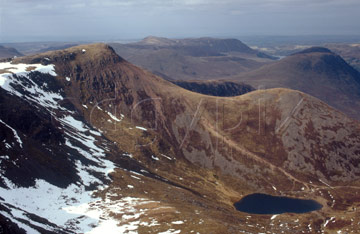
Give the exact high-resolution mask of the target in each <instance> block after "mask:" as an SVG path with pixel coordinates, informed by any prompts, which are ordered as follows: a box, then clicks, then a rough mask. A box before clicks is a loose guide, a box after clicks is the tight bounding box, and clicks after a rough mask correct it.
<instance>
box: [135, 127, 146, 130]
mask: <svg viewBox="0 0 360 234" xmlns="http://www.w3.org/2000/svg"><path fill="white" fill-rule="evenodd" d="M136 128H137V129H140V130H143V131H147V129H146V128H143V127H140V126H136Z"/></svg>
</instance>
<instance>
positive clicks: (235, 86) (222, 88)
mask: <svg viewBox="0 0 360 234" xmlns="http://www.w3.org/2000/svg"><path fill="white" fill-rule="evenodd" d="M171 82H172V83H174V84H176V85H178V86H180V87H182V88H184V89H187V90H190V91H193V92H196V93H201V94H205V95H211V96H217V97H234V96H239V95H243V94H246V93H249V92H251V91H254V90H255V89H254V88H253V87H251V86H250V85H247V84H244V83H237V82H232V81H221V80H219V81H171Z"/></svg>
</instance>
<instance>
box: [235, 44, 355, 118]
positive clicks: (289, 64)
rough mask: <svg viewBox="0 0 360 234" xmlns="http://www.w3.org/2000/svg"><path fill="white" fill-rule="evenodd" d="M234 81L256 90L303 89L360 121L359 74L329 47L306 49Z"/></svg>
mask: <svg viewBox="0 0 360 234" xmlns="http://www.w3.org/2000/svg"><path fill="white" fill-rule="evenodd" d="M234 79H235V80H238V81H242V82H245V83H248V84H250V85H252V86H254V87H255V88H275V87H285V88H291V89H296V90H300V91H302V92H305V93H308V94H310V95H312V96H315V97H317V98H319V99H321V100H322V101H325V102H326V103H328V104H330V105H331V106H333V107H335V108H337V109H339V110H341V111H343V112H345V113H346V114H348V115H349V116H351V117H353V118H357V119H360V117H359V116H360V73H359V72H358V71H357V70H355V69H354V68H353V67H351V66H350V65H349V64H348V63H347V62H345V61H344V60H343V59H342V58H341V57H340V56H339V55H337V54H335V53H333V52H331V51H330V50H328V49H326V48H319V47H315V48H309V49H306V50H304V51H301V52H298V53H295V54H293V55H291V56H288V57H286V58H284V59H282V60H280V61H277V62H275V63H273V64H269V65H265V66H263V67H261V68H259V69H257V70H255V71H251V72H248V73H244V74H241V75H239V76H237V77H235V78H234Z"/></svg>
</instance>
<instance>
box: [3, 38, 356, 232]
mask: <svg viewBox="0 0 360 234" xmlns="http://www.w3.org/2000/svg"><path fill="white" fill-rule="evenodd" d="M290 62H292V63H290ZM279 64H280V65H281V69H278V70H277V72H276V73H274V74H273V73H271V72H270V69H269V68H271V67H272V66H275V68H277V67H278V66H280V65H279ZM289 64H290V65H291V66H289ZM329 64H331V66H329ZM339 65H341V66H340V67H338V66H339ZM344 67H345V68H347V67H346V63H344V62H343V60H342V59H341V58H340V57H338V56H336V55H334V54H332V53H331V52H329V51H327V50H324V49H318V48H316V49H312V50H309V51H305V52H303V53H299V54H295V55H292V56H290V57H288V58H286V59H284V60H281V61H278V62H276V63H274V64H271V65H266V66H265V67H263V68H261V69H260V70H258V71H256V73H252V74H259V71H263V70H262V69H265V71H267V72H262V73H261V74H262V75H265V74H266V75H269V77H276V76H275V74H278V75H284V73H281V72H285V71H289V72H290V73H286V74H287V76H289V77H290V78H292V77H293V76H292V74H291V72H293V71H301V73H300V74H296V75H298V76H294V77H297V78H299V77H300V78H301V77H303V79H304V81H306V82H308V83H309V85H308V86H311V85H312V86H314V90H315V88H316V87H317V85H316V84H317V83H316V82H317V80H315V81H316V82H315V81H314V82H313V81H312V80H311V79H310V78H311V77H308V76H307V75H306V74H307V73H310V74H313V75H317V76H318V77H317V78H316V79H319V80H321V81H322V82H324V85H327V84H328V83H329V82H328V79H330V78H331V79H334V83H335V84H339V85H344V84H343V83H344V82H343V81H341V80H340V81H339V80H338V77H345V75H348V74H353V69H351V67H350V68H347V69H344ZM0 68H1V69H0V108H1V110H2V111H1V112H0V129H1V131H0V162H1V164H0V166H1V168H0V174H1V180H0V230H1V231H2V232H5V233H6V232H8V233H24V232H28V233H37V232H38V233H85V232H89V231H92V232H96V231H97V232H99V231H101V232H105V231H106V230H111V231H114V232H115V231H116V232H118V233H126V232H139V233H161V232H163V233H164V232H165V233H180V232H184V233H192V232H199V233H242V232H245V233H260V232H264V231H265V230H271V232H274V233H283V232H284V233H289V230H290V232H294V230H296V232H299V233H309V232H310V233H311V232H312V230H317V231H319V232H324V233H332V232H337V231H339V230H342V231H344V232H345V231H348V232H357V231H358V225H357V223H358V222H360V218H359V215H358V214H357V212H356V210H357V209H359V208H360V203H359V202H360V200H359V197H358V192H359V191H360V184H359V181H360V160H359V158H360V137H359V132H360V124H359V122H358V121H355V120H352V119H350V118H348V117H347V116H346V115H345V114H343V113H341V112H339V111H337V110H335V109H333V108H332V107H330V106H329V105H327V104H326V103H324V102H322V101H321V100H319V99H318V98H314V97H312V96H310V95H308V94H306V93H304V92H301V91H296V90H291V89H287V88H275V89H266V90H255V91H252V92H248V93H246V94H244V95H241V96H236V97H215V96H209V95H203V94H199V93H195V92H191V91H189V90H185V89H183V88H181V87H179V86H177V85H175V84H172V83H171V82H169V81H166V80H164V79H162V78H161V77H158V76H156V75H154V74H152V73H150V72H148V71H145V70H143V69H141V68H139V67H137V66H135V65H132V64H131V63H129V62H127V61H126V60H125V59H123V58H121V57H119V56H118V55H117V54H116V53H115V51H114V49H112V48H111V47H109V46H108V45H104V44H92V45H81V46H77V47H72V48H68V49H65V50H59V51H52V52H46V53H42V54H38V55H33V56H26V57H20V58H17V59H13V60H12V62H11V63H10V62H2V63H0ZM330 68H331V69H332V70H330V71H328V69H330ZM328 73H329V74H335V73H336V74H338V76H330V78H324V77H325V74H328ZM319 74H320V76H319ZM321 74H323V76H321ZM356 74H357V73H354V75H356ZM287 76H286V77H287ZM256 77H257V76H255V75H254V76H253V77H249V80H250V79H251V78H253V79H254V81H255V80H256ZM286 77H285V78H282V79H281V80H280V81H282V82H283V83H284V84H285V85H287V84H293V83H294V82H295V81H293V80H291V79H290V78H289V80H287V79H286ZM265 78H266V77H265ZM239 79H240V78H239ZM314 79H315V78H314ZM344 79H345V78H344ZM265 80H266V79H265ZM275 81H276V80H275ZM297 81H298V82H300V83H303V82H302V81H301V80H297ZM311 82H312V83H311ZM327 82H328V83H327ZM349 82H350V83H352V82H357V81H356V80H349ZM255 84H256V83H255ZM265 84H271V83H265ZM279 84H280V82H279ZM200 85H201V83H200ZM308 86H305V87H308ZM299 87H303V86H299ZM325 87H326V88H327V86H325ZM346 87H347V86H346ZM326 88H324V90H320V89H319V88H317V89H316V90H318V91H323V92H325V91H327V90H326ZM329 89H331V90H332V91H334V92H335V91H336V90H334V89H333V88H329ZM258 192H262V193H268V194H272V195H279V196H291V197H299V198H307V199H315V200H317V201H318V202H320V203H321V205H323V208H322V209H321V210H319V211H314V212H311V213H306V214H301V215H298V214H292V213H284V214H281V215H279V216H273V215H251V214H247V213H242V212H239V211H236V210H235V208H234V205H233V204H234V203H235V202H237V201H238V200H240V199H241V198H242V197H244V196H245V195H247V194H250V193H258ZM344 215H346V219H343V217H344ZM333 217H334V218H333ZM329 220H331V222H330V221H329ZM349 220H352V221H349Z"/></svg>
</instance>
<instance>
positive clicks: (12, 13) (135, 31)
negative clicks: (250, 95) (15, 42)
mask: <svg viewBox="0 0 360 234" xmlns="http://www.w3.org/2000/svg"><path fill="white" fill-rule="evenodd" d="M359 9H360V1H359V0H341V1H339V0H221V1H220V0H61V1H58V0H31V1H29V0H0V14H1V15H0V20H1V22H0V34H1V35H0V36H3V35H6V36H9V37H12V38H26V35H41V36H45V35H52V36H56V37H63V36H69V35H70V36H71V35H76V36H78V37H81V38H82V37H84V38H93V37H92V36H94V35H95V36H96V35H98V36H99V37H104V38H106V37H108V36H109V37H110V36H111V37H116V36H118V37H127V38H129V37H130V38H133V37H137V38H139V37H143V36H146V35H148V34H157V35H162V36H170V37H174V36H177V35H184V36H197V35H199V36H203V35H215V36H217V35H236V34H240V33H246V34H269V33H270V34H288V33H297V32H299V33H306V34H311V33H318V32H320V31H321V32H323V33H325V32H326V33H329V34H331V33H332V32H336V33H339V32H343V33H345V29H346V30H347V31H346V32H355V33H359V34H360V31H359V25H358V23H357V21H358V12H359ZM320 29H321V30H320ZM0 39H1V38H0Z"/></svg>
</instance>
